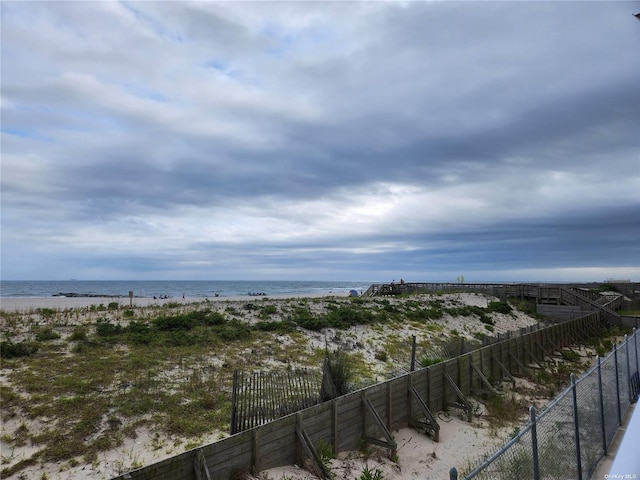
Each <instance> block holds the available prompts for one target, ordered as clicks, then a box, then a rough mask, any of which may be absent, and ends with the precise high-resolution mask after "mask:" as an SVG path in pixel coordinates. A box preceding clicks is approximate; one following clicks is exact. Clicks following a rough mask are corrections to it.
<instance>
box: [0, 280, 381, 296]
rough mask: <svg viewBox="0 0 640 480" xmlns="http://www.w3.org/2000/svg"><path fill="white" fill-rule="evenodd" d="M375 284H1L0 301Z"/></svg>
mask: <svg viewBox="0 0 640 480" xmlns="http://www.w3.org/2000/svg"><path fill="white" fill-rule="evenodd" d="M372 283H375V282H361V281H360V282H357V281H354V282H349V281H342V282H323V281H284V280H277V281H264V280H263V281H249V280H247V281H225V280H194V281H187V280H175V281H173V280H105V281H102V280H52V281H44V280H34V281H18V280H1V281H0V297H3V298H6V297H18V298H46V297H51V296H59V295H61V294H62V295H64V294H74V295H78V296H105V297H118V296H122V297H128V296H129V292H130V291H133V294H134V296H136V297H147V298H152V297H160V296H168V297H175V298H182V296H183V295H184V296H185V297H198V298H203V297H213V296H214V295H216V294H217V295H218V296H220V297H237V296H243V295H247V296H249V295H254V294H258V293H260V294H265V295H267V296H268V295H290V294H293V295H304V294H309V295H318V294H329V293H347V292H349V290H356V291H358V292H360V291H363V290H366V289H367V288H369V286H370V285H371V284H372Z"/></svg>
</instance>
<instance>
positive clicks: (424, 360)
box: [418, 355, 442, 367]
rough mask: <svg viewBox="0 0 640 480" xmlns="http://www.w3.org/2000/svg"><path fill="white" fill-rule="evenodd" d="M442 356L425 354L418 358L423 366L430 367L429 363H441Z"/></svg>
mask: <svg viewBox="0 0 640 480" xmlns="http://www.w3.org/2000/svg"><path fill="white" fill-rule="evenodd" d="M441 361H442V358H440V357H429V356H427V355H425V356H423V357H422V358H420V360H418V363H419V364H420V365H422V366H423V367H428V366H429V365H435V364H436V363H440V362H441Z"/></svg>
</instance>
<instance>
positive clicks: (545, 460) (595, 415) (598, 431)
mask: <svg viewBox="0 0 640 480" xmlns="http://www.w3.org/2000/svg"><path fill="white" fill-rule="evenodd" d="M639 336H640V334H639V333H638V331H634V335H632V336H631V337H630V338H628V339H627V341H626V342H624V343H623V344H622V345H620V346H617V347H616V348H614V351H613V352H611V353H610V354H609V355H607V356H606V357H605V358H604V359H602V360H601V362H600V367H599V368H598V366H597V365H596V366H595V367H593V368H591V369H590V370H589V371H588V372H586V373H585V374H584V375H582V377H580V379H579V380H578V381H576V383H575V402H574V391H573V388H574V387H573V386H572V387H569V388H568V389H567V390H565V391H564V392H562V393H561V394H560V395H559V396H558V397H557V398H556V399H555V400H554V401H553V402H552V403H551V404H550V405H549V406H548V407H547V408H546V409H545V410H543V411H542V412H541V413H540V414H539V415H538V417H537V418H536V423H535V429H533V428H532V424H531V423H529V424H528V425H527V426H526V428H525V429H524V430H523V431H522V432H520V433H519V434H517V435H516V436H515V437H514V438H513V439H512V440H510V441H509V442H508V443H507V444H506V445H505V446H504V447H502V448H500V449H499V450H497V451H496V453H495V454H493V455H492V456H491V457H490V458H488V459H487V460H484V462H483V463H481V464H480V465H479V466H476V468H475V469H474V470H473V471H472V472H471V473H469V474H468V475H467V476H466V477H465V480H471V479H482V480H488V479H492V480H493V479H497V480H501V479H505V480H506V479H520V478H532V479H533V478H535V479H536V480H538V479H544V480H556V479H557V480H565V479H567V478H579V476H580V475H578V469H579V468H581V472H580V474H581V477H582V478H590V477H591V475H592V473H593V472H594V470H595V468H596V466H597V464H598V462H599V461H600V459H601V458H602V457H603V455H604V453H605V450H606V449H607V448H608V446H610V445H611V442H612V440H613V437H614V435H615V433H616V431H617V430H618V427H619V425H620V421H621V419H622V418H624V416H625V414H626V412H627V410H628V409H629V407H630V405H631V402H632V401H633V398H632V397H633V395H634V392H633V391H632V390H633V386H632V381H631V377H632V374H633V375H637V374H638V366H639V362H640V351H639V349H638V344H639V343H640V342H639V339H638V337H639ZM576 419H577V423H578V435H577V438H576V425H575V423H574V422H575V420H576ZM533 432H535V435H536V437H535V438H536V440H537V453H538V455H537V465H538V472H537V473H538V476H537V477H536V475H535V472H534V458H533V455H534V449H533V443H532V435H533ZM578 449H579V451H580V456H579V457H578Z"/></svg>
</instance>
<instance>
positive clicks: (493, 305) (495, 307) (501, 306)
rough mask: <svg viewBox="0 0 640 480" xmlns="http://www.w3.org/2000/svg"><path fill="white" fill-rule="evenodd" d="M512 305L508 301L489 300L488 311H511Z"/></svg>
mask: <svg viewBox="0 0 640 480" xmlns="http://www.w3.org/2000/svg"><path fill="white" fill-rule="evenodd" d="M511 310H512V309H511V305H509V304H508V303H507V302H489V304H488V305H487V312H496V313H511Z"/></svg>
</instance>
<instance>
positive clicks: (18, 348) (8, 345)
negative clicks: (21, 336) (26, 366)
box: [0, 342, 40, 358]
mask: <svg viewBox="0 0 640 480" xmlns="http://www.w3.org/2000/svg"><path fill="white" fill-rule="evenodd" d="M39 348H40V346H39V345H38V344H37V343H35V342H18V343H13V342H0V357H2V358H17V357H28V356H29V355H33V354H34V353H36V352H37V351H38V349H39Z"/></svg>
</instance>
